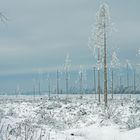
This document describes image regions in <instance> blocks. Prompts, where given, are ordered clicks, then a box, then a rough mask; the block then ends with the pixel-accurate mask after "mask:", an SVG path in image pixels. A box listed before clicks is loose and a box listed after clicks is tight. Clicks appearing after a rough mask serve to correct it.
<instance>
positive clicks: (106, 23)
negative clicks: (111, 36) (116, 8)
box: [89, 3, 110, 106]
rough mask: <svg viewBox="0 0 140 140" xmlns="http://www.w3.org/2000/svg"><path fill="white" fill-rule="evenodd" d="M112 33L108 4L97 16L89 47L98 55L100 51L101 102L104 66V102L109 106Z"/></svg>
mask: <svg viewBox="0 0 140 140" xmlns="http://www.w3.org/2000/svg"><path fill="white" fill-rule="evenodd" d="M109 31H110V14H109V6H108V5H107V4H106V3H103V4H101V5H100V8H99V10H98V12H97V14H96V28H95V31H94V33H93V32H92V35H91V37H90V38H89V46H90V49H91V50H92V51H93V54H94V55H96V50H97V51H98V53H97V54H98V56H97V58H98V61H97V62H98V95H99V102H100V69H101V64H102V63H103V66H104V102H105V106H107V94H108V93H107V38H108V32H109Z"/></svg>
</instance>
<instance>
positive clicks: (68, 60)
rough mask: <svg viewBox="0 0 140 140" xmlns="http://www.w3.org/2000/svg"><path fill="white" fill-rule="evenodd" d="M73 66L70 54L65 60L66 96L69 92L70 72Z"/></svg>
mask: <svg viewBox="0 0 140 140" xmlns="http://www.w3.org/2000/svg"><path fill="white" fill-rule="evenodd" d="M70 66H71V60H70V58H69V54H67V56H66V59H65V66H64V70H65V80H66V94H68V92H69V70H70Z"/></svg>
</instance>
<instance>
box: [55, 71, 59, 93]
mask: <svg viewBox="0 0 140 140" xmlns="http://www.w3.org/2000/svg"><path fill="white" fill-rule="evenodd" d="M56 77H57V80H56V94H57V95H59V71H58V70H57V76H56Z"/></svg>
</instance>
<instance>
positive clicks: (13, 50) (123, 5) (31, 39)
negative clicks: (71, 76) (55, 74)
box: [0, 0, 140, 75]
mask: <svg viewBox="0 0 140 140" xmlns="http://www.w3.org/2000/svg"><path fill="white" fill-rule="evenodd" d="M100 3H101V2H100V1H99V0H3V1H1V2H0V11H1V12H2V13H3V14H4V15H5V16H6V17H7V18H8V21H6V23H0V74H1V75H9V74H16V73H32V72H35V71H37V70H38V69H42V70H44V69H46V70H50V71H51V70H54V69H56V68H57V67H60V66H62V65H63V63H64V60H65V57H66V54H67V53H69V55H70V58H71V61H72V66H73V67H76V66H78V65H80V64H83V65H91V64H93V63H94V62H93V61H94V60H93V59H94V58H93V57H92V53H91V52H90V50H89V49H88V38H89V35H90V31H91V26H92V25H94V24H95V14H96V11H97V10H98V7H99V5H100ZM107 3H108V4H109V6H110V13H111V17H112V18H111V20H112V22H113V23H114V27H115V28H116V29H117V32H114V33H113V34H112V39H111V40H112V42H113V43H112V45H113V47H115V48H119V49H116V50H117V53H118V56H119V58H120V59H121V61H124V60H126V59H129V60H130V61H132V62H136V61H138V60H139V57H138V56H136V51H137V49H138V48H140V38H139V37H140V14H139V13H140V1H138V0H115V1H114V0H108V1H107ZM109 47H111V46H108V48H109Z"/></svg>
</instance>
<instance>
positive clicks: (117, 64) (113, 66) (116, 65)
mask: <svg viewBox="0 0 140 140" xmlns="http://www.w3.org/2000/svg"><path fill="white" fill-rule="evenodd" d="M110 67H111V93H112V99H113V95H114V70H115V69H116V68H119V67H120V61H119V59H118V57H117V54H116V52H115V51H114V52H113V53H112V59H111V63H110Z"/></svg>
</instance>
